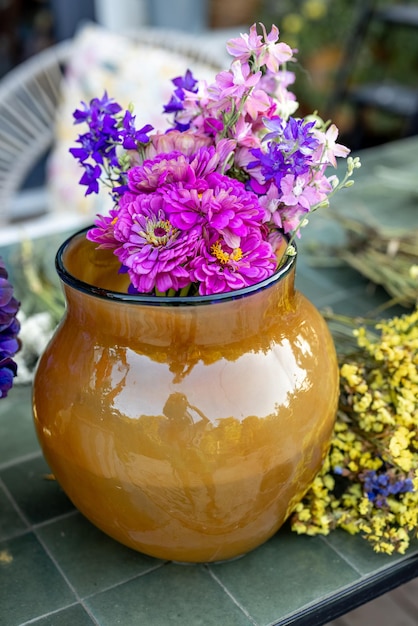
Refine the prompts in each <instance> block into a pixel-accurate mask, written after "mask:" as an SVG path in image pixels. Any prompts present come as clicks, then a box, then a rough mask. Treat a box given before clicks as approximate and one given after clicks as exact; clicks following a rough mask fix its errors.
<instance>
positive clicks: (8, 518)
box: [0, 481, 27, 541]
mask: <svg viewBox="0 0 418 626" xmlns="http://www.w3.org/2000/svg"><path fill="white" fill-rule="evenodd" d="M0 511H1V515H0V541H2V540H3V539H9V538H10V537H14V536H15V535H20V534H21V533H22V532H24V531H25V530H26V529H27V524H25V522H24V521H23V520H22V518H21V517H20V515H19V514H18V512H17V511H16V509H15V508H14V506H13V504H12V503H11V502H10V499H9V498H8V497H7V495H6V493H5V491H4V489H3V486H2V484H1V481H0Z"/></svg>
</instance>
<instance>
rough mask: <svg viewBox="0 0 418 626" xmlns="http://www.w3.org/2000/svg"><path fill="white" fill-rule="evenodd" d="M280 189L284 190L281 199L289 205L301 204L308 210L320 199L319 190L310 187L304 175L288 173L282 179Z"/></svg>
mask: <svg viewBox="0 0 418 626" xmlns="http://www.w3.org/2000/svg"><path fill="white" fill-rule="evenodd" d="M280 189H281V190H282V192H283V195H282V197H281V198H280V201H281V202H282V203H283V204H286V205H287V206H296V205H298V204H299V205H300V206H301V207H303V208H304V209H306V210H307V211H309V210H310V208H311V206H312V205H314V204H316V203H317V202H318V201H319V196H318V192H317V191H316V189H315V188H314V187H310V186H309V185H308V184H307V181H306V179H305V177H304V176H294V174H286V176H284V177H283V178H282V180H281V183H280Z"/></svg>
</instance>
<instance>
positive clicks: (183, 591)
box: [86, 563, 253, 626]
mask: <svg viewBox="0 0 418 626" xmlns="http://www.w3.org/2000/svg"><path fill="white" fill-rule="evenodd" d="M86 604H87V606H88V607H89V608H90V610H91V611H92V613H93V615H94V616H95V618H96V619H97V620H98V622H99V623H100V626H115V624H123V626H138V625H139V624H144V626H145V625H147V626H148V625H150V626H151V624H152V626H167V624H170V626H185V625H186V624H191V625H193V626H221V625H222V626H224V625H225V626H226V625H228V626H250V625H252V624H253V622H252V621H251V620H250V619H249V618H248V617H246V615H245V614H244V613H243V612H242V611H241V609H240V608H239V607H238V606H237V605H236V604H235V603H234V602H233V601H232V599H231V598H230V597H229V596H228V595H227V594H226V593H225V591H224V590H223V589H222V587H220V586H219V585H218V584H217V582H216V581H215V580H213V578H212V577H211V575H210V574H209V572H208V571H207V569H206V568H205V567H204V566H202V565H176V564H174V563H170V564H167V565H164V566H163V567H161V568H160V569H158V570H156V571H154V572H151V573H150V574H147V575H146V576H140V577H138V578H136V579H135V580H132V581H130V582H128V583H125V584H123V585H119V586H118V587H115V588H114V589H111V590H109V591H106V592H104V593H101V594H98V595H97V596H93V597H91V598H89V599H87V600H86Z"/></svg>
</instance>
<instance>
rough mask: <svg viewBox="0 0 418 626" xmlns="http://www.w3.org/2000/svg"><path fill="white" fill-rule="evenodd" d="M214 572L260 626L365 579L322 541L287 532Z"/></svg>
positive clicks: (212, 568) (285, 529) (222, 565)
mask: <svg viewBox="0 0 418 626" xmlns="http://www.w3.org/2000/svg"><path fill="white" fill-rule="evenodd" d="M210 569H211V571H212V572H213V574H214V575H215V576H216V578H217V579H218V580H219V581H220V582H221V583H222V584H223V585H224V586H225V587H226V588H227V589H228V591H229V593H230V594H231V595H232V596H233V597H234V598H235V599H236V601H237V602H239V603H240V604H241V605H242V606H243V607H244V608H245V609H246V610H247V612H248V613H249V615H251V617H252V618H253V619H254V620H255V622H256V623H257V624H258V626H267V625H268V624H271V623H272V622H274V621H275V620H278V619H279V618H283V617H285V616H286V615H288V614H289V613H291V612H292V611H295V610H297V609H299V608H301V607H303V606H306V605H308V604H310V603H311V602H314V601H315V600H316V601H317V600H319V599H320V598H321V597H325V596H327V595H330V594H332V592H333V591H336V590H338V589H340V588H342V587H344V586H345V585H349V584H350V583H352V582H354V581H356V580H358V579H359V578H360V576H359V574H358V573H357V572H356V571H355V570H354V569H353V568H352V567H350V565H348V564H347V563H346V562H345V561H344V560H343V559H342V558H340V557H339V556H338V555H337V554H336V552H334V550H332V549H331V548H330V547H329V546H327V545H326V543H325V542H323V541H322V539H321V538H319V537H315V538H313V537H307V536H303V535H296V534H295V533H291V532H290V531H289V529H288V528H287V527H285V528H282V530H280V531H279V532H278V533H277V535H275V536H274V537H273V538H272V539H270V541H268V542H267V543H265V544H264V545H263V546H261V547H260V548H258V549H257V550H255V551H254V552H251V553H249V554H247V555H246V556H245V557H244V559H242V560H240V561H232V562H230V563H223V564H217V565H216V564H214V565H210Z"/></svg>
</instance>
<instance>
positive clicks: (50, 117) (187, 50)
mask: <svg viewBox="0 0 418 626" xmlns="http://www.w3.org/2000/svg"><path fill="white" fill-rule="evenodd" d="M129 37H130V38H132V40H133V41H134V42H138V43H142V44H145V45H149V46H153V47H160V48H163V49H165V50H171V51H173V52H174V51H175V52H176V53H177V54H181V55H183V56H185V57H186V58H187V59H190V60H192V61H196V62H199V63H204V64H205V65H207V66H208V67H210V68H212V69H214V70H218V69H219V67H220V64H221V61H220V57H219V56H217V55H216V54H213V55H211V54H208V53H207V51H205V50H204V49H202V48H201V47H200V46H198V42H197V40H196V39H195V38H193V37H189V36H187V35H184V34H183V33H182V34H181V38H180V40H179V33H175V32H174V31H162V30H161V29H147V30H146V31H137V32H135V33H129ZM72 47H73V42H72V41H64V42H61V43H59V44H56V45H54V46H52V47H50V48H48V49H46V50H44V51H42V52H40V53H38V54H37V55H35V56H34V57H31V58H30V59H28V60H27V61H25V62H23V63H22V64H21V65H19V66H18V67H16V68H15V69H13V70H12V71H10V72H9V73H8V74H7V75H6V76H5V77H4V78H3V79H2V80H1V81H0V223H3V224H7V223H9V222H12V221H13V219H14V218H16V216H14V215H13V209H12V207H13V205H14V201H15V197H16V194H17V192H18V191H19V190H20V189H21V188H22V185H23V184H24V182H25V180H26V178H27V176H28V174H29V173H30V172H31V171H32V170H33V168H34V167H35V165H36V164H37V163H39V162H40V161H41V159H42V157H43V156H44V155H45V154H47V153H48V151H49V149H50V148H51V146H52V144H53V140H54V119H55V114H56V110H57V107H58V104H59V102H60V86H61V81H62V78H63V74H64V71H65V66H66V62H67V60H68V59H69V56H70V54H71V50H72ZM30 216H31V209H30V207H28V208H27V215H23V216H22V215H19V216H18V217H19V219H21V218H22V217H23V218H25V217H30Z"/></svg>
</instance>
